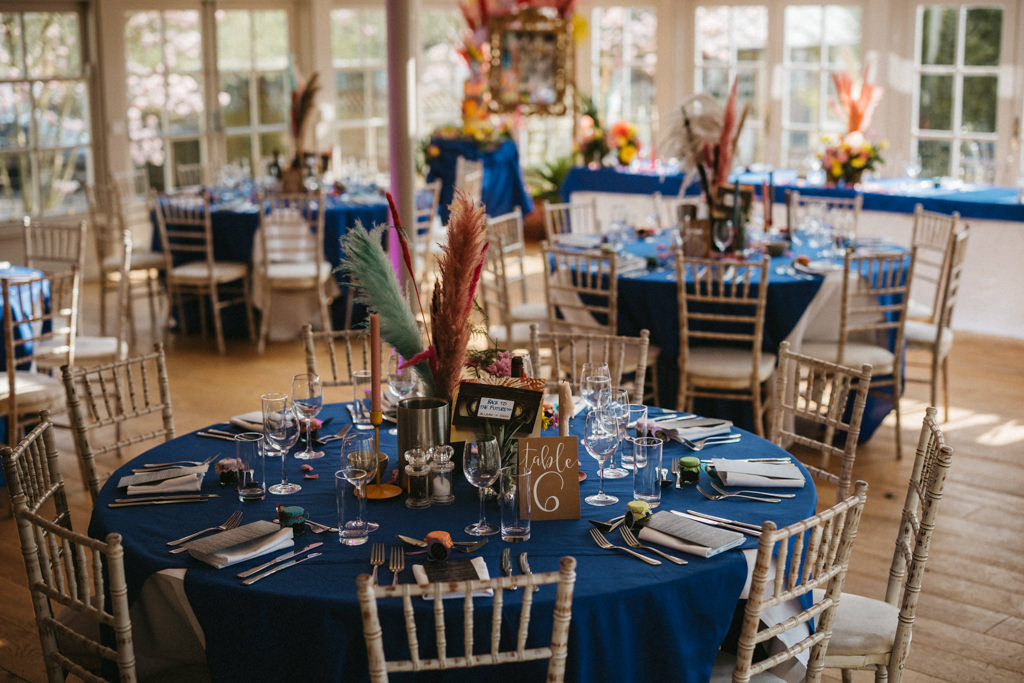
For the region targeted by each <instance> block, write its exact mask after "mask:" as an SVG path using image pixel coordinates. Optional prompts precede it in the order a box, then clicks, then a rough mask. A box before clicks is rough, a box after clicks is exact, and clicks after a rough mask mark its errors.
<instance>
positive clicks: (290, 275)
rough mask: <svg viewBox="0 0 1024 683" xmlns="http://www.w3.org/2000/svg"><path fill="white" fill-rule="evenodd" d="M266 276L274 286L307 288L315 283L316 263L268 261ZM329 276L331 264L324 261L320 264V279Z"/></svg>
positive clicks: (328, 277) (323, 279)
mask: <svg viewBox="0 0 1024 683" xmlns="http://www.w3.org/2000/svg"><path fill="white" fill-rule="evenodd" d="M266 276H267V278H268V279H269V280H272V281H273V286H274V287H292V288H296V289H299V288H309V287H312V286H314V285H316V284H317V281H316V264H315V263H313V262H312V261H305V262H294V261H288V262H284V263H270V264H268V265H267V273H266ZM330 277H331V264H330V263H327V262H326V261H325V262H323V263H321V264H320V279H321V281H326V280H328V279H330Z"/></svg>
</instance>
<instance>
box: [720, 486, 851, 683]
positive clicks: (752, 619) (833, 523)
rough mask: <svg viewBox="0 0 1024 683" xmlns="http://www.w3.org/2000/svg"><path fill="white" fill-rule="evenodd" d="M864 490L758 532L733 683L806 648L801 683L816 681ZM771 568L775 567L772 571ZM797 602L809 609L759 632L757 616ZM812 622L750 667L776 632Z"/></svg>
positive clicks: (828, 637)
mask: <svg viewBox="0 0 1024 683" xmlns="http://www.w3.org/2000/svg"><path fill="white" fill-rule="evenodd" d="M867 489H868V485H867V484H866V483H865V482H863V481H858V482H857V484H856V486H855V487H854V494H853V495H852V496H850V497H848V498H846V499H844V500H841V501H840V502H838V503H836V504H835V505H833V506H832V507H830V508H828V509H827V510H824V511H823V512H820V513H818V514H816V515H814V516H813V517H809V518H808V519H805V520H803V521H801V522H797V523H796V524H791V525H790V526H787V527H785V528H782V529H776V528H775V523H774V522H771V521H768V522H765V523H764V524H763V525H762V526H761V537H760V539H759V540H758V544H757V558H756V559H755V560H754V573H753V576H752V578H751V581H750V597H749V599H748V600H747V606H746V608H745V610H744V614H743V625H742V627H741V629H740V636H739V642H738V645H737V651H736V670H735V672H734V674H733V681H749V680H750V677H751V676H752V675H754V674H758V673H761V672H763V671H767V670H768V669H771V668H772V667H775V666H777V665H778V664H780V663H782V662H785V661H787V660H789V659H792V658H793V657H795V656H796V655H797V654H799V653H800V652H803V651H804V650H807V649H808V648H809V649H810V651H811V654H810V659H809V661H808V663H807V677H806V678H805V679H804V680H805V681H819V680H821V672H822V669H823V667H824V660H825V651H826V650H827V649H828V642H829V639H830V638H831V635H832V626H833V624H834V622H835V616H836V607H837V605H838V604H839V597H840V595H841V594H842V591H843V582H844V581H845V579H846V572H847V569H848V568H849V561H850V551H851V550H852V549H853V541H854V539H855V538H856V536H857V527H858V526H859V524H860V518H861V513H862V512H863V510H864V502H865V500H866V499H867ZM783 558H785V559H783ZM776 562H777V565H778V566H777V567H775V569H774V571H772V565H773V564H774V563H776ZM773 574H774V575H773ZM815 589H821V590H822V591H823V593H822V594H821V598H820V599H819V600H813V597H812V596H813V591H814V590H815ZM801 598H803V599H805V600H808V599H809V600H811V601H812V603H811V604H810V605H809V606H807V607H805V608H804V609H802V610H801V611H800V612H799V613H798V614H796V615H793V616H791V617H789V618H788V619H786V620H785V621H784V622H782V623H781V624H778V625H775V626H767V625H765V626H763V628H762V624H761V615H762V614H763V613H764V612H765V611H766V610H768V609H770V608H773V607H776V606H778V605H781V604H783V603H788V602H790V601H792V600H797V599H801ZM812 620H813V626H814V627H813V629H811V630H810V631H809V635H807V636H806V637H804V638H802V639H800V640H799V641H797V642H795V643H792V644H790V645H789V646H788V647H786V649H784V650H782V651H781V652H777V653H776V654H773V655H771V656H769V657H766V658H765V659H762V660H760V661H758V662H756V663H754V662H753V658H754V648H755V647H756V646H757V645H758V644H759V643H762V642H764V641H766V640H768V639H769V638H772V637H774V636H775V635H776V634H777V633H778V632H779V631H782V630H790V629H793V628H795V627H797V626H800V625H803V624H810V622H811V621H812Z"/></svg>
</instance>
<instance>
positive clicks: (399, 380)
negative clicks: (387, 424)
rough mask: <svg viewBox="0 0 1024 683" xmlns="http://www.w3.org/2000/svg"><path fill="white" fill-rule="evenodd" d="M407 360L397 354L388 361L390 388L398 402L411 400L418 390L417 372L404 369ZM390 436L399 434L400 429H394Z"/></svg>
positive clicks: (389, 431)
mask: <svg viewBox="0 0 1024 683" xmlns="http://www.w3.org/2000/svg"><path fill="white" fill-rule="evenodd" d="M403 363H405V359H404V358H402V357H401V356H399V355H398V354H397V353H392V354H391V357H390V358H389V359H388V388H390V389H391V391H392V392H394V393H395V395H396V396H398V400H399V401H401V400H402V399H406V398H409V397H410V396H412V393H413V391H415V389H416V371H415V370H414V369H413V368H411V367H408V368H403V367H402V364H403ZM388 434H398V428H397V427H392V428H391V429H389V430H388Z"/></svg>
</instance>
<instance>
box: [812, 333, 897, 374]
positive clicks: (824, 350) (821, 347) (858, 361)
mask: <svg viewBox="0 0 1024 683" xmlns="http://www.w3.org/2000/svg"><path fill="white" fill-rule="evenodd" d="M800 353H802V354H804V355H807V356H811V357H813V358H820V359H822V360H827V361H830V362H832V363H838V362H839V361H838V360H837V357H838V355H839V346H838V345H837V344H836V342H819V341H805V342H804V343H803V344H802V345H801V346H800ZM864 363H871V373H872V374H873V375H888V374H891V373H892V368H893V355H892V351H889V350H888V349H886V348H883V347H881V346H875V345H874V344H863V343H859V342H847V344H846V350H845V351H844V352H843V361H842V363H840V364H841V365H845V366H846V367H849V368H858V369H859V368H860V366H861V365H862V364H864Z"/></svg>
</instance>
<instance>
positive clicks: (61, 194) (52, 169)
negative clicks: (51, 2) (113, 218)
mask: <svg viewBox="0 0 1024 683" xmlns="http://www.w3.org/2000/svg"><path fill="white" fill-rule="evenodd" d="M82 64H83V60H82V39H81V18H80V16H79V14H78V13H77V12H0V220H6V219H12V218H18V217H20V216H22V215H25V214H29V215H41V214H47V213H57V212H65V213H66V212H67V211H69V210H74V211H77V210H82V209H84V208H85V201H84V195H83V185H84V183H85V182H86V180H87V178H88V166H89V163H90V146H89V145H90V136H89V115H88V112H89V99H88V91H87V88H86V83H85V78H84V74H83V71H82Z"/></svg>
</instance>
